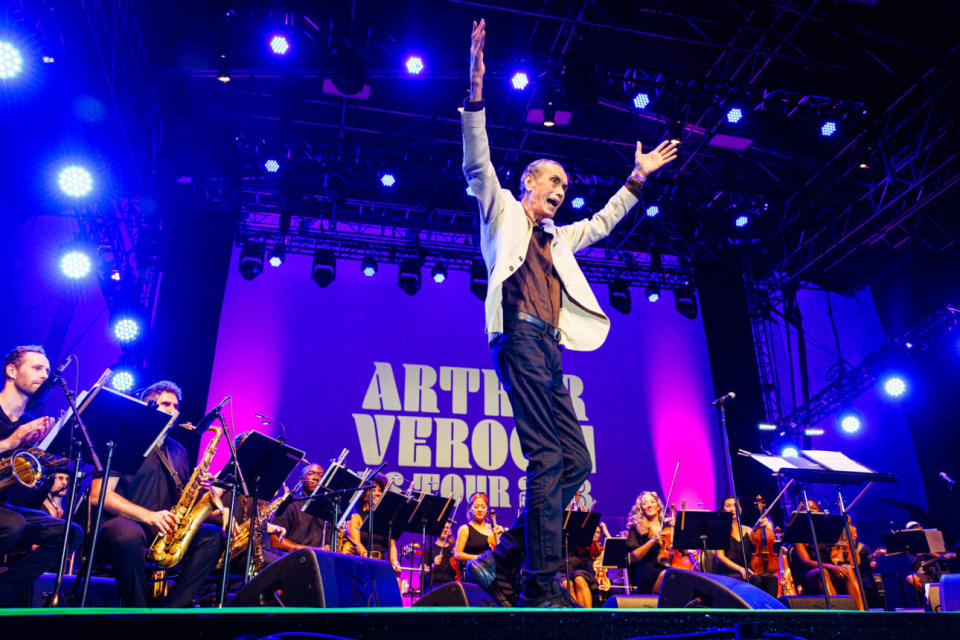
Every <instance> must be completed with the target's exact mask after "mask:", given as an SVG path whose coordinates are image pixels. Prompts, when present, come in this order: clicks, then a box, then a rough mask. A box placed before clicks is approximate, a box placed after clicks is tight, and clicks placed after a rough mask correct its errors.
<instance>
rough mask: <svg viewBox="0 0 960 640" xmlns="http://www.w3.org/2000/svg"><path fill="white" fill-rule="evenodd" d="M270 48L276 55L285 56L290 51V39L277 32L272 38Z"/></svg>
mask: <svg viewBox="0 0 960 640" xmlns="http://www.w3.org/2000/svg"><path fill="white" fill-rule="evenodd" d="M270 50H271V51H273V53H274V55H278V56H285V55H287V52H288V51H290V40H288V39H287V36H285V35H283V34H280V33H278V34H276V35H274V36H272V37H271V38H270Z"/></svg>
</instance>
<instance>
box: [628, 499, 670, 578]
mask: <svg viewBox="0 0 960 640" xmlns="http://www.w3.org/2000/svg"><path fill="white" fill-rule="evenodd" d="M672 524H673V523H672V522H671V521H670V519H669V518H667V519H664V518H663V503H661V502H660V497H659V496H658V495H657V494H656V492H654V491H644V492H643V493H641V494H640V495H639V496H637V501H636V502H635V503H634V505H633V508H632V509H630V515H629V516H627V531H626V536H627V551H629V559H630V563H631V564H630V584H631V585H632V586H633V587H634V588H636V589H637V591H639V592H640V593H659V592H660V582H661V580H662V579H663V572H664V571H666V570H667V569H669V568H670V567H669V564H667V563H664V562H663V561H661V560H660V558H659V557H658V556H659V555H660V549H661V542H662V541H663V529H665V528H667V527H669V526H671V525H672Z"/></svg>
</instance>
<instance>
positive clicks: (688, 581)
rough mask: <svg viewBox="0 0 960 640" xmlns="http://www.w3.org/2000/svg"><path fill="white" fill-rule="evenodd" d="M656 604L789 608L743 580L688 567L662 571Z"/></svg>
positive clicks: (669, 606)
mask: <svg viewBox="0 0 960 640" xmlns="http://www.w3.org/2000/svg"><path fill="white" fill-rule="evenodd" d="M657 606H658V607H659V608H661V609H685V608H688V607H698V608H701V607H707V608H716V609H786V607H785V606H783V605H782V604H780V603H779V602H777V599H776V598H774V597H773V596H771V595H770V594H768V593H767V592H766V591H763V590H762V589H758V588H757V587H755V586H753V585H751V584H747V583H746V582H744V581H743V580H738V579H736V578H728V577H726V576H718V575H714V574H709V573H697V572H696V571H687V570H686V569H667V571H666V573H664V574H663V582H662V583H661V585H660V600H659V602H658V604H657Z"/></svg>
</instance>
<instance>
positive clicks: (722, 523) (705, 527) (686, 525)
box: [673, 511, 749, 561]
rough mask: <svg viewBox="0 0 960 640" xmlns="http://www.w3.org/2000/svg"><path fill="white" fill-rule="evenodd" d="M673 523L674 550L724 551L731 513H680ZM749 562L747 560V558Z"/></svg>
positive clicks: (728, 537) (731, 521)
mask: <svg viewBox="0 0 960 640" xmlns="http://www.w3.org/2000/svg"><path fill="white" fill-rule="evenodd" d="M675 520H676V521H675V522H674V523H673V536H674V537H673V546H674V548H675V549H699V550H701V551H703V552H704V554H706V552H707V551H708V550H717V549H723V550H724V551H726V549H727V542H728V541H729V539H730V530H731V528H732V527H733V514H732V513H726V512H724V513H717V512H715V511H681V512H680V513H678V514H677V515H676V517H675ZM747 560H748V561H749V558H747Z"/></svg>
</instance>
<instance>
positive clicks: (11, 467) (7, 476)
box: [0, 447, 70, 491]
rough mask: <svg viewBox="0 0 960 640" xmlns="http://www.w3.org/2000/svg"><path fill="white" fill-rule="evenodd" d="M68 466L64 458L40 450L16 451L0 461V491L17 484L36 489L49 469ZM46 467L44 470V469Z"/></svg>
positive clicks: (33, 448) (32, 448) (34, 448)
mask: <svg viewBox="0 0 960 640" xmlns="http://www.w3.org/2000/svg"><path fill="white" fill-rule="evenodd" d="M69 464H70V461H69V460H67V459H66V458H61V457H59V456H55V455H53V454H50V453H47V452H46V451H43V450H42V449H40V448H37V447H31V448H29V449H17V450H16V451H14V452H13V454H12V455H9V456H7V457H5V458H3V459H2V460H0V491H3V490H5V489H7V488H8V487H11V486H13V484H14V483H17V482H19V483H20V484H22V485H23V486H25V487H27V488H28V489H36V488H37V487H39V486H40V485H41V484H42V483H43V480H44V478H45V477H46V476H47V475H48V474H49V468H56V467H64V466H67V465H69ZM45 467H46V469H45Z"/></svg>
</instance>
